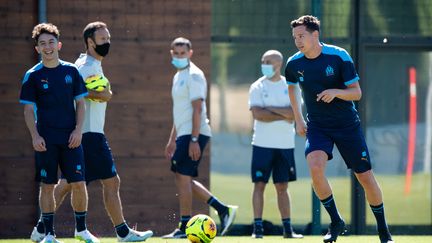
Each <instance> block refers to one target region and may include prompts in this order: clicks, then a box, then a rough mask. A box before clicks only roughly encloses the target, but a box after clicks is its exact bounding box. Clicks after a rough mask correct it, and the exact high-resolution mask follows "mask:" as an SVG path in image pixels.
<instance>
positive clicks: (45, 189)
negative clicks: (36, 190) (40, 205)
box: [40, 183, 56, 193]
mask: <svg viewBox="0 0 432 243" xmlns="http://www.w3.org/2000/svg"><path fill="white" fill-rule="evenodd" d="M55 186H56V184H45V183H41V185H40V188H41V192H42V193H52V192H54V188H55Z"/></svg>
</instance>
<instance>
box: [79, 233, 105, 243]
mask: <svg viewBox="0 0 432 243" xmlns="http://www.w3.org/2000/svg"><path fill="white" fill-rule="evenodd" d="M75 239H77V240H79V241H84V242H85V243H99V242H100V241H99V239H98V238H96V237H95V236H94V235H92V233H90V231H88V230H83V231H80V232H77V231H76V230H75Z"/></svg>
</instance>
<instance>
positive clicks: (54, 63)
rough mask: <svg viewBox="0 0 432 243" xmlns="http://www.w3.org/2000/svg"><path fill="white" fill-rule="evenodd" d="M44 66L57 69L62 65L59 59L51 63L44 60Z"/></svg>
mask: <svg viewBox="0 0 432 243" xmlns="http://www.w3.org/2000/svg"><path fill="white" fill-rule="evenodd" d="M42 64H43V65H44V66H45V67H47V68H55V67H57V66H58V65H59V64H60V60H59V59H58V58H56V59H53V60H49V61H47V60H43V59H42Z"/></svg>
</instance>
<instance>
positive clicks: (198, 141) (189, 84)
mask: <svg viewBox="0 0 432 243" xmlns="http://www.w3.org/2000/svg"><path fill="white" fill-rule="evenodd" d="M192 53H193V51H192V44H191V42H190V41H189V40H188V39H185V38H183V37H179V38H176V39H175V40H174V41H173V42H172V43H171V56H172V64H173V65H174V67H175V68H176V69H177V73H176V74H175V75H174V79H173V86H172V91H171V93H172V98H173V106H174V107H173V115H174V124H173V126H172V129H171V134H170V137H169V140H168V143H167V145H166V148H165V156H166V158H167V159H169V160H171V171H173V172H174V174H175V182H176V185H177V191H178V198H179V204H180V216H181V218H180V224H179V228H177V229H175V230H174V231H173V232H172V233H170V234H168V235H165V236H163V238H186V234H185V229H186V223H187V222H188V220H189V219H190V218H191V213H192V195H193V196H195V197H197V198H199V199H200V200H202V201H204V202H207V203H208V204H209V205H210V206H212V207H213V208H215V209H216V211H217V213H218V215H219V218H220V221H221V235H225V234H226V233H227V231H228V229H229V227H230V226H231V225H232V223H233V221H234V218H235V215H236V211H237V206H229V205H225V204H223V203H222V202H221V201H219V200H218V199H217V198H216V197H214V196H213V195H212V194H211V193H210V192H209V190H207V189H206V188H205V187H204V186H203V185H202V184H201V183H200V182H198V181H197V180H194V179H193V178H194V177H197V176H198V165H199V163H200V160H201V157H202V151H203V150H204V148H205V146H206V144H207V142H208V141H209V139H210V136H211V131H210V126H209V124H208V118H207V111H206V103H205V100H206V96H207V82H206V79H205V77H204V73H203V72H202V71H201V69H199V68H198V67H197V66H196V65H195V64H194V63H192V62H191V61H190V59H191V57H192Z"/></svg>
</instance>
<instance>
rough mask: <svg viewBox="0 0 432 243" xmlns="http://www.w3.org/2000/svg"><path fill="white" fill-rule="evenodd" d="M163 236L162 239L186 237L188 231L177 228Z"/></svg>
mask: <svg viewBox="0 0 432 243" xmlns="http://www.w3.org/2000/svg"><path fill="white" fill-rule="evenodd" d="M161 238H162V239H185V238H186V233H185V232H183V231H181V230H180V229H175V230H174V231H173V232H171V233H169V234H167V235H164V236H162V237H161Z"/></svg>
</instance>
